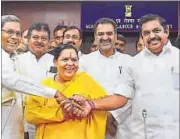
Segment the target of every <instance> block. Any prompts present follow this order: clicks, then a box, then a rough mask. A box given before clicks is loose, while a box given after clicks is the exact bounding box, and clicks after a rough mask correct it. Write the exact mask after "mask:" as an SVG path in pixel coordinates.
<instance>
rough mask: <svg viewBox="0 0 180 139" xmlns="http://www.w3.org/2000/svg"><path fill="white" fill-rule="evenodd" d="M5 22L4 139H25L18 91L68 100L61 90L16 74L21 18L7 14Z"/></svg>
mask: <svg viewBox="0 0 180 139" xmlns="http://www.w3.org/2000/svg"><path fill="white" fill-rule="evenodd" d="M1 19H2V20H1V28H2V29H1V35H2V36H1V37H2V38H1V40H2V41H1V48H2V49H1V51H2V53H1V54H2V63H1V64H2V65H1V67H2V68H1V70H2V75H1V81H2V82H1V85H2V95H1V97H2V98H1V100H2V102H1V109H2V123H1V127H2V128H1V129H2V130H1V132H2V139H23V138H24V132H23V123H22V114H23V113H22V107H21V105H20V104H19V100H17V96H16V93H15V91H18V92H21V93H23V94H29V95H36V96H42V97H49V98H54V97H55V98H57V99H58V100H64V99H66V98H65V97H64V96H63V95H62V94H61V93H60V92H58V91H57V90H54V89H51V88H46V87H43V86H41V85H40V84H39V83H35V81H34V80H32V79H30V78H28V77H26V76H23V75H20V74H18V73H17V72H15V70H14V65H13V62H14V61H13V60H12V59H11V55H12V53H13V52H14V51H15V50H16V48H17V46H18V45H19V43H20V39H21V23H20V19H19V18H17V17H16V16H14V15H3V16H2V18H1ZM31 68H32V67H31ZM19 94H20V93H19Z"/></svg>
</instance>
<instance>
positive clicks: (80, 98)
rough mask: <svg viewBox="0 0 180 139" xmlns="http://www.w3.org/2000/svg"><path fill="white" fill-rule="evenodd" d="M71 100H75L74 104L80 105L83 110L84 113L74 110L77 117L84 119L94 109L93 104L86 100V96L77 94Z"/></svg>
mask: <svg viewBox="0 0 180 139" xmlns="http://www.w3.org/2000/svg"><path fill="white" fill-rule="evenodd" d="M70 99H71V100H74V102H76V103H78V104H80V105H81V106H82V108H83V111H82V112H80V111H79V110H77V109H75V110H73V114H75V115H76V116H77V117H80V118H83V117H86V116H88V115H89V114H90V112H91V111H92V109H93V105H94V104H93V102H92V101H90V100H88V99H87V98H85V97H84V96H81V95H78V94H75V95H73V96H72V97H71V98H70Z"/></svg>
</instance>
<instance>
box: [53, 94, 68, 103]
mask: <svg viewBox="0 0 180 139" xmlns="http://www.w3.org/2000/svg"><path fill="white" fill-rule="evenodd" d="M54 98H55V99H56V102H57V103H58V104H60V103H61V101H63V100H64V99H66V97H65V96H64V95H63V94H62V93H61V92H59V91H57V92H56V94H55V96H54Z"/></svg>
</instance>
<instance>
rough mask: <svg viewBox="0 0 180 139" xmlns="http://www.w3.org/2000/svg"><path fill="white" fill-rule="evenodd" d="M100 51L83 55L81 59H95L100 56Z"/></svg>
mask: <svg viewBox="0 0 180 139" xmlns="http://www.w3.org/2000/svg"><path fill="white" fill-rule="evenodd" d="M98 53H99V52H98V51H95V52H92V53H90V54H87V55H83V56H81V57H80V60H90V59H93V58H97V56H98Z"/></svg>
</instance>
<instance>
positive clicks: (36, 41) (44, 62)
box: [15, 23, 54, 139]
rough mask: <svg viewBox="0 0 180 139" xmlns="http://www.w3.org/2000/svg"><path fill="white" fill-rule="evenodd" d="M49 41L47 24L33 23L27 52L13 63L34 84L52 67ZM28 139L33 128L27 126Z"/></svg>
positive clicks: (33, 131) (30, 138) (32, 136)
mask: <svg viewBox="0 0 180 139" xmlns="http://www.w3.org/2000/svg"><path fill="white" fill-rule="evenodd" d="M49 40H50V29H49V26H48V24H45V23H34V24H32V25H31V27H30V28H29V31H28V34H27V43H28V47H29V50H30V51H29V52H27V53H24V54H22V55H20V56H19V57H18V59H17V60H16V62H15V68H16V70H17V71H18V72H19V73H20V74H22V75H25V76H27V77H29V78H31V79H33V80H34V81H35V82H37V83H40V81H41V80H42V79H43V78H45V77H46V76H47V73H48V71H49V70H50V67H51V66H53V65H54V64H53V56H52V55H51V54H48V53H47V52H48V51H49V48H48V44H49ZM25 129H27V131H25V132H28V134H29V139H34V135H35V127H34V126H33V125H30V124H27V128H25Z"/></svg>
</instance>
